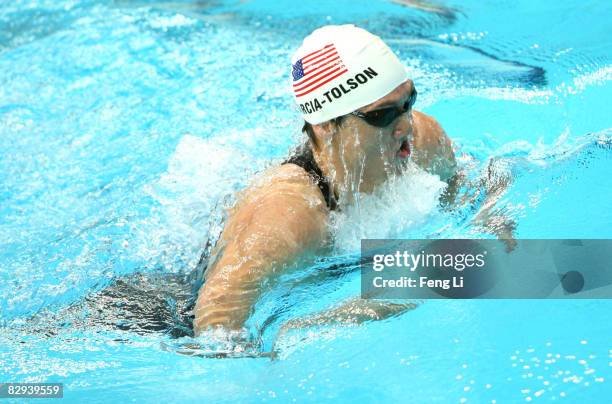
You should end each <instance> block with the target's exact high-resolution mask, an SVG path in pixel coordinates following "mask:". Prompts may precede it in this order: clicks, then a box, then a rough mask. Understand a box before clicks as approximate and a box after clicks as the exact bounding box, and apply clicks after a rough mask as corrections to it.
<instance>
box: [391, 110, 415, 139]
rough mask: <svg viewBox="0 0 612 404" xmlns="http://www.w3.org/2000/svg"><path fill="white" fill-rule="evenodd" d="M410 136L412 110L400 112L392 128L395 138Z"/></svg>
mask: <svg viewBox="0 0 612 404" xmlns="http://www.w3.org/2000/svg"><path fill="white" fill-rule="evenodd" d="M406 136H408V137H410V136H412V110H410V111H408V112H406V113H404V114H402V115H401V116H400V117H399V118H398V120H397V124H396V125H395V129H394V130H393V137H394V138H395V139H401V138H404V137H406Z"/></svg>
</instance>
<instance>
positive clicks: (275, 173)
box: [194, 80, 456, 335]
mask: <svg viewBox="0 0 612 404" xmlns="http://www.w3.org/2000/svg"><path fill="white" fill-rule="evenodd" d="M413 88H414V84H413V82H412V81H411V80H407V81H406V82H404V83H403V84H401V85H400V86H398V87H397V88H396V89H395V90H393V91H392V92H391V93H389V94H388V95H386V96H385V97H383V98H381V99H379V100H377V101H376V102H373V103H372V104H369V105H367V106H365V107H363V108H361V109H359V111H361V112H369V111H373V110H377V109H381V108H384V107H388V106H398V107H400V106H402V105H403V104H404V102H405V101H406V100H407V99H408V97H409V96H410V94H411V92H412V91H413ZM313 131H314V133H315V137H316V140H317V145H316V146H315V145H313V144H312V143H311V144H310V146H311V148H312V149H313V152H314V153H313V154H314V157H315V159H316V161H317V163H318V164H319V166H320V167H321V170H322V171H323V174H324V175H325V176H326V177H328V178H329V179H330V181H331V184H332V188H333V190H334V192H335V193H336V195H337V196H338V199H339V206H340V208H341V207H342V205H347V204H350V203H351V202H352V199H353V197H354V195H355V194H356V193H359V192H361V193H370V192H372V191H373V190H374V189H375V188H376V187H377V186H378V185H380V184H382V183H384V182H385V180H386V179H387V178H388V177H389V176H391V175H396V174H401V173H402V167H403V166H404V165H405V164H406V163H407V159H408V157H407V156H406V155H407V152H406V147H409V151H410V158H411V159H412V160H413V161H414V162H415V163H416V164H417V165H419V166H420V167H422V168H424V169H425V170H427V171H430V172H432V173H433V174H437V175H439V176H440V178H441V179H442V180H448V179H449V178H451V177H452V176H453V174H454V172H455V167H456V164H455V157H454V154H453V151H452V144H451V141H450V139H449V138H448V137H447V136H446V134H445V133H444V130H443V129H442V127H441V126H440V125H439V124H438V122H437V121H436V120H435V119H434V118H432V117H430V116H427V115H425V114H423V113H421V112H418V111H414V110H409V111H406V112H405V113H404V114H402V115H401V116H400V117H398V118H396V119H395V121H393V122H392V123H391V124H389V125H388V126H387V127H385V128H377V127H374V126H371V125H369V124H367V123H366V122H365V121H364V120H362V119H360V118H358V117H355V116H353V115H347V116H345V117H344V119H343V121H342V122H341V123H340V125H335V124H334V123H332V122H326V123H323V124H320V125H313ZM328 216H329V210H328V208H327V206H326V204H325V200H324V199H323V195H322V194H321V191H320V190H319V188H318V187H317V185H315V184H313V182H312V179H311V178H310V177H309V175H308V174H307V173H306V172H305V171H304V170H303V169H302V168H300V167H298V166H296V165H293V164H285V165H281V166H279V167H275V168H272V169H269V170H267V171H265V172H264V173H262V174H261V175H259V176H258V177H257V178H255V179H254V181H253V182H252V184H251V185H250V186H249V187H247V189H245V190H244V191H242V192H241V193H240V194H239V195H238V202H237V203H236V205H235V206H234V207H233V208H232V209H231V210H230V211H229V212H228V216H227V220H226V224H225V228H224V230H223V232H222V234H221V236H220V238H219V240H218V242H217V244H216V245H215V248H214V249H213V251H212V253H211V257H210V261H209V267H208V269H207V271H206V274H205V282H204V284H203V286H202V287H201V289H200V290H199V292H198V298H197V302H196V307H195V319H194V330H195V333H196V335H197V334H200V333H201V332H202V331H204V330H206V329H209V328H216V327H223V328H225V329H228V330H238V329H241V328H242V327H243V326H244V323H245V322H246V320H247V319H248V317H249V315H250V314H251V310H252V308H253V306H254V305H255V303H256V301H257V300H258V298H259V296H260V295H261V294H262V292H263V291H264V290H265V288H266V287H267V286H266V285H267V284H269V281H272V280H274V278H275V277H276V276H278V275H279V274H280V273H284V272H286V271H290V270H292V269H295V268H297V267H299V266H300V265H303V264H305V263H306V262H308V261H309V260H311V259H312V258H313V257H314V256H316V255H320V254H323V253H325V251H326V248H327V247H328V244H329V243H328V240H329V229H328ZM354 304H355V302H351V305H354ZM363 304H365V305H367V304H368V303H367V302H365V301H363ZM363 312H364V313H369V312H373V311H372V310H363ZM395 312H396V311H394V313H395Z"/></svg>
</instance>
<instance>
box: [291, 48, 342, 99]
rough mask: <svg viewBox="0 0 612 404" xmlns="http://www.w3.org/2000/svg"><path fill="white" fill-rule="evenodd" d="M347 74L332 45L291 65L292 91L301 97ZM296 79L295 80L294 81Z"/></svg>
mask: <svg viewBox="0 0 612 404" xmlns="http://www.w3.org/2000/svg"><path fill="white" fill-rule="evenodd" d="M346 72H348V70H347V69H346V67H345V66H344V63H343V62H342V59H341V58H340V55H338V52H337V51H336V47H335V46H334V45H333V44H329V45H325V46H324V47H323V48H321V49H319V50H317V51H314V52H311V53H309V54H308V55H306V56H304V57H303V58H301V59H300V60H298V62H297V63H296V64H295V65H293V78H294V82H293V91H294V92H295V96H296V97H302V96H304V95H306V94H309V93H311V92H313V91H315V90H316V89H317V88H319V87H321V86H322V85H324V84H326V83H329V82H330V81H332V80H333V79H335V78H337V77H340V76H342V75H343V74H344V73H346ZM296 79H297V80H296Z"/></svg>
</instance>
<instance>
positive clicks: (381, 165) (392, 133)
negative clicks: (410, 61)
mask: <svg viewBox="0 0 612 404" xmlns="http://www.w3.org/2000/svg"><path fill="white" fill-rule="evenodd" d="M414 90H415V89H414V83H413V82H412V80H407V81H405V82H404V83H402V84H400V85H399V86H398V87H396V88H395V90H393V91H392V92H391V93H389V94H388V95H386V96H385V97H383V98H381V99H379V100H377V101H375V102H373V103H371V104H369V105H366V106H365V107H363V108H360V109H359V110H358V111H356V112H361V113H368V112H371V111H376V110H380V109H384V108H389V107H392V108H403V107H404V106H405V104H406V102H407V101H408V100H409V99H410V97H411V95H412V94H413V92H414ZM315 126H319V125H315ZM323 127H324V128H326V130H324V131H321V130H319V131H318V132H323V134H324V139H322V140H324V141H327V146H328V147H324V149H325V150H326V151H325V152H326V153H332V154H335V156H331V157H332V160H333V161H335V162H336V166H337V165H338V164H341V165H343V166H344V167H345V168H346V171H347V172H351V173H354V175H355V173H357V174H356V175H359V177H360V178H358V179H357V181H358V183H359V189H358V190H359V192H371V191H372V190H373V189H374V188H375V187H376V186H377V185H379V184H381V183H382V182H384V181H385V180H386V179H387V178H388V177H389V175H392V174H393V173H396V172H398V171H399V169H400V168H401V166H402V164H403V163H405V162H406V161H407V159H408V158H409V155H410V145H409V143H410V141H411V140H412V110H411V109H410V110H408V111H406V112H405V113H403V114H401V115H400V116H398V117H397V118H395V119H394V120H393V121H392V122H391V123H390V124H388V125H387V126H384V127H376V126H373V125H371V124H369V123H367V122H366V121H365V120H364V119H362V118H359V117H357V116H354V115H351V114H349V115H346V116H344V117H343V120H342V122H341V123H340V125H337V126H336V125H323Z"/></svg>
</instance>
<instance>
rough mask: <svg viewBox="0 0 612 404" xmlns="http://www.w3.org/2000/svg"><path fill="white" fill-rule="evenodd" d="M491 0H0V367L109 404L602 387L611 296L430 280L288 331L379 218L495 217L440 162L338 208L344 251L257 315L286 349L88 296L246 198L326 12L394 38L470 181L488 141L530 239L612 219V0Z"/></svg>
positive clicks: (177, 260) (268, 156)
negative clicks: (443, 176) (433, 286)
mask: <svg viewBox="0 0 612 404" xmlns="http://www.w3.org/2000/svg"><path fill="white" fill-rule="evenodd" d="M481 3H482V2H477V1H462V2H459V1H457V2H444V3H443V4H444V5H445V7H442V6H440V5H438V6H437V7H433V8H432V7H427V8H426V9H423V8H421V9H417V8H414V7H408V6H406V5H405V4H400V2H383V1H369V2H358V3H355V2H348V1H336V2H333V3H331V2H324V1H316V2H303V3H299V4H295V3H293V2H286V1H275V2H272V1H228V2H222V1H211V2H184V1H176V2H154V1H150V2H147V1H141V2H137V1H133V2H130V1H115V2H96V1H82V2H81V1H71V2H68V1H13V2H8V1H2V2H0V322H1V325H2V329H1V333H0V382H2V381H7V382H8V381H11V382H25V381H28V382H34V381H56V382H63V383H64V384H65V397H66V399H68V400H70V401H77V400H82V399H85V398H87V400H88V401H93V402H97V401H110V400H113V401H120V402H124V401H132V400H135V401H145V400H156V401H157V400H163V401H169V402H179V401H196V400H197V401H205V400H211V401H215V402H223V401H228V402H229V401H231V402H234V401H236V400H238V401H245V402H259V401H274V400H277V401H278V400H280V401H282V402H291V401H295V402H318V401H321V400H323V399H335V400H337V401H359V402H365V401H374V400H389V401H391V400H393V401H398V400H401V401H409V402H423V401H425V400H428V401H430V400H434V401H441V402H448V401H451V402H453V401H454V402H491V400H496V402H498V403H499V402H509V401H510V402H514V401H534V402H535V401H553V400H554V401H557V400H558V401H569V402H606V401H609V397H611V396H612V387H611V382H612V343H611V341H610V335H611V334H612V314H610V313H611V312H612V303H611V302H610V301H607V300H599V301H596V300H592V301H591V300H581V301H428V302H425V303H424V304H422V305H421V306H419V307H418V308H417V309H416V310H414V311H411V312H409V313H406V314H404V315H402V316H400V317H397V318H393V319H389V320H386V321H381V322H374V323H368V324H365V325H363V326H360V327H339V326H329V327H322V328H317V329H306V330H294V331H291V332H290V333H288V334H284V335H281V336H279V335H278V329H279V327H280V326H281V325H282V323H284V322H285V321H286V320H289V319H294V318H298V317H300V316H303V315H306V314H309V313H315V312H318V311H320V310H324V309H326V308H329V307H332V306H333V305H334V304H337V303H338V302H340V301H342V300H344V299H346V298H348V297H351V296H355V295H357V294H358V293H359V277H358V272H356V271H351V270H350V268H349V267H350V265H349V264H350V262H351V258H350V257H351V256H352V255H354V254H356V253H358V251H359V240H360V239H361V238H363V237H394V236H402V237H417V238H420V237H428V236H432V237H433V236H439V237H475V236H486V235H484V234H482V233H481V232H479V231H478V230H477V229H474V228H473V227H472V226H471V225H470V220H469V219H470V218H472V217H473V215H474V213H475V212H474V210H473V209H470V208H464V209H460V210H459V211H456V212H454V213H448V212H444V211H441V210H440V209H439V208H438V206H437V204H436V200H437V195H438V193H439V192H440V190H441V186H442V184H441V183H440V182H439V181H438V180H437V179H436V178H435V177H432V176H429V175H427V174H425V173H416V174H414V175H413V176H411V177H409V178H406V179H403V180H401V181H400V182H399V183H396V184H392V185H390V188H389V190H390V191H391V192H387V193H386V194H385V195H386V196H382V197H381V196H373V197H370V198H365V199H364V200H363V201H362V203H361V205H360V209H359V210H356V209H355V210H352V211H351V210H349V211H348V212H346V213H345V214H343V215H342V216H338V217H336V218H335V223H336V229H335V231H336V238H337V246H336V253H335V256H334V257H332V258H331V260H332V262H335V263H338V262H339V263H341V264H342V263H345V264H347V268H349V269H346V270H344V271H342V270H341V271H336V272H335V273H334V274H333V276H330V277H329V279H327V280H326V281H325V282H320V283H317V284H315V285H312V286H303V287H295V288H292V287H291V284H290V283H289V286H286V287H284V288H283V287H281V288H279V289H278V290H275V291H272V292H271V293H270V294H269V295H268V296H265V297H264V298H263V299H262V301H261V302H260V304H259V305H258V307H257V308H256V310H255V314H254V316H253V318H252V319H251V322H250V324H249V325H250V326H251V328H252V329H255V330H257V329H259V330H261V331H260V337H261V341H260V346H259V347H258V348H257V349H259V350H270V349H272V347H274V348H275V349H276V350H277V352H278V358H277V359H276V360H271V359H269V358H257V359H252V358H239V359H204V358H198V357H190V356H185V355H179V354H178V353H177V352H176V347H177V346H181V344H184V343H189V342H193V341H192V340H191V339H190V338H189V337H183V338H181V339H179V340H177V339H175V338H173V337H172V336H171V335H168V333H165V332H164V331H163V330H162V331H159V332H145V333H138V332H135V331H134V330H133V329H132V328H130V327H129V326H125V324H124V326H123V327H120V326H119V324H116V325H117V326H113V323H114V322H119V321H120V319H117V318H114V317H112V316H111V317H110V318H109V320H108V322H107V323H106V324H102V323H103V322H101V321H91V320H90V319H91V318H94V317H95V316H96V312H95V310H96V309H97V308H99V306H95V305H94V306H92V305H88V304H83V302H87V297H88V296H92V294H95V293H97V292H99V291H101V290H103V289H104V288H105V287H107V286H108V285H110V284H112V282H114V281H115V280H117V279H122V278H123V277H125V276H128V275H129V274H133V273H137V272H138V273H144V274H148V275H153V274H155V275H160V276H163V275H168V274H179V275H180V274H182V273H188V272H190V271H191V270H192V269H193V268H194V267H195V266H196V264H197V262H198V259H199V257H200V254H201V252H202V250H203V248H204V245H205V243H206V240H207V237H208V235H209V234H212V235H214V234H216V232H217V231H218V223H219V219H218V216H219V212H220V211H222V207H223V206H226V205H227V204H230V203H231V197H229V195H231V194H232V192H233V191H235V190H238V189H240V188H242V187H244V186H245V184H246V183H247V181H248V179H249V177H250V176H251V175H252V174H254V173H256V172H257V171H259V170H261V169H263V168H265V167H267V166H268V165H270V164H275V163H277V162H278V161H280V160H281V159H282V158H283V157H284V156H286V155H287V153H288V152H289V150H290V149H291V148H292V147H293V146H294V145H296V144H298V142H300V141H301V137H300V134H299V128H300V127H301V121H300V119H299V114H298V112H297V109H296V108H294V107H293V105H292V98H291V95H290V93H289V91H288V75H289V73H288V72H289V70H288V66H289V60H290V56H291V54H292V52H293V51H294V50H295V49H296V48H297V47H298V46H299V43H300V41H301V39H302V38H303V37H304V36H305V35H306V34H308V33H309V32H310V31H312V30H313V29H314V28H316V27H318V26H320V25H324V24H329V23H346V22H351V23H355V24H357V25H360V26H363V27H364V28H366V29H369V30H371V31H372V32H375V33H376V34H378V35H380V36H381V37H382V38H383V39H384V40H385V41H387V42H388V43H389V44H390V46H391V47H393V48H394V49H395V50H396V51H397V52H398V54H399V56H400V58H401V59H402V61H403V62H404V63H405V64H406V65H407V66H408V67H409V68H410V71H411V73H412V78H413V79H414V81H415V84H416V87H417V89H418V90H419V101H418V102H417V105H416V108H417V109H420V110H423V111H424V112H426V113H430V114H432V115H434V116H435V117H436V118H437V119H438V120H439V121H440V122H441V124H442V125H443V126H444V128H445V129H446V131H447V133H448V134H449V136H450V137H451V138H452V139H453V140H454V141H455V142H456V145H457V148H458V152H457V155H458V160H459V163H460V166H461V167H462V168H463V169H464V170H466V172H467V173H468V175H469V176H470V177H472V178H479V176H481V175H482V172H483V169H484V168H485V167H486V166H487V164H488V163H489V159H491V158H496V159H497V160H496V161H497V163H496V165H497V166H498V168H499V170H501V171H503V172H505V173H507V174H508V175H510V176H511V177H512V179H513V182H512V185H511V187H510V189H509V190H508V191H507V193H506V194H505V195H504V197H503V198H502V199H501V201H500V202H499V205H498V206H499V208H500V209H503V210H504V212H505V214H506V215H507V217H509V218H511V219H513V220H514V221H515V222H516V224H517V231H516V233H517V237H521V238H579V237H582V238H610V237H611V236H612V213H611V212H610V201H611V200H612V187H611V186H610V180H609V178H610V175H611V174H612V157H611V156H612V154H611V150H612V146H611V145H612V122H611V118H610V106H609V104H610V101H609V100H610V94H611V90H612V60H611V59H612V39H610V38H611V34H612V32H611V30H610V25H609V21H610V20H611V19H612V7H611V6H610V5H609V3H607V2H603V1H601V2H585V1H580V2H579V1H568V2H562V3H559V2H552V1H542V2H537V3H534V2H528V1H520V2H499V3H497V4H495V5H493V4H481ZM439 4H442V3H439ZM385 198H387V199H385ZM400 202H403V203H400ZM381 204H384V206H387V207H388V208H387V209H380V208H378V207H379V206H381ZM398 218H401V219H398ZM325 265H327V264H326V263H321V264H319V266H316V267H314V268H305V269H304V274H308V273H311V272H312V271H316V270H317V269H319V270H321V268H322V267H325ZM290 281H291V280H288V282H290ZM94 296H95V295H94ZM162 300H163V299H162ZM180 303H181V302H180V301H178V302H173V301H164V304H166V306H172V305H173V304H179V305H180ZM298 303H299V304H298ZM145 309H146V307H145ZM170 312H171V313H174V312H172V310H170ZM104 313H106V312H104ZM104 313H103V314H104ZM109 324H110V325H109ZM198 342H200V343H206V342H207V341H198Z"/></svg>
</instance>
